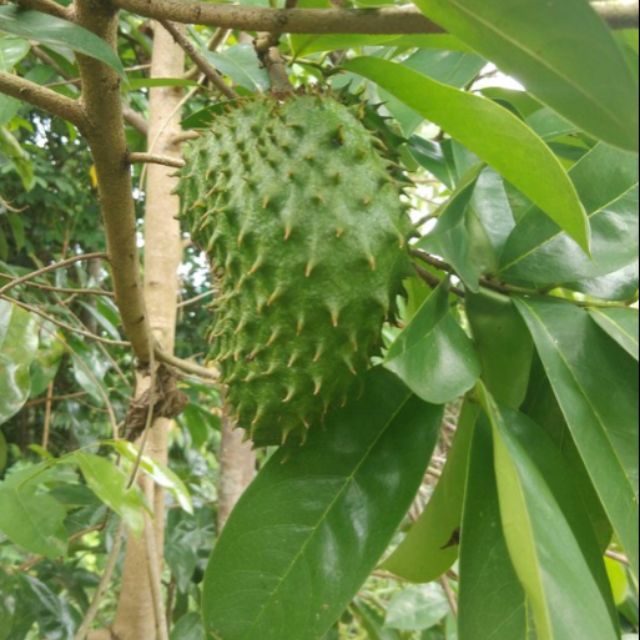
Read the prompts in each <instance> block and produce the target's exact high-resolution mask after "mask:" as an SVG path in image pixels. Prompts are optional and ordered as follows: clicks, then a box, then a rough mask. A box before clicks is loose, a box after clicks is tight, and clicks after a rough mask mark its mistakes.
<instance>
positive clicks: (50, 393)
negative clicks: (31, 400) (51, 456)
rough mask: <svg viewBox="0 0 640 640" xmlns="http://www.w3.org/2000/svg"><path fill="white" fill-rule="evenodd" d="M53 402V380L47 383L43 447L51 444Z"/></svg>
mask: <svg viewBox="0 0 640 640" xmlns="http://www.w3.org/2000/svg"><path fill="white" fill-rule="evenodd" d="M52 404H53V381H51V382H50V383H49V384H48V385H47V397H46V398H45V405H44V427H43V429H42V448H43V449H44V450H45V451H46V450H47V447H48V446H49V428H50V427H51V405H52Z"/></svg>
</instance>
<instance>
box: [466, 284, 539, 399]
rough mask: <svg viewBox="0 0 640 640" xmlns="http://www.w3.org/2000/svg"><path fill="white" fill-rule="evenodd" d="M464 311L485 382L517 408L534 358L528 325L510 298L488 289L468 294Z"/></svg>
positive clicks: (494, 393)
mask: <svg viewBox="0 0 640 640" xmlns="http://www.w3.org/2000/svg"><path fill="white" fill-rule="evenodd" d="M465 310H466V313H467V317H468V318H469V324H470V325H471V330H472V333H473V339H474V342H475V343H476V347H477V350H478V355H479V356H480V363H481V365H482V380H483V382H484V383H485V384H486V386H487V388H488V389H489V391H491V393H492V395H493V396H494V398H496V400H497V401H498V402H500V403H501V404H503V405H504V406H507V407H511V408H512V409H517V408H518V407H519V406H520V405H521V404H522V401H523V400H524V397H525V395H526V393H527V386H528V383H529V370H530V369H531V358H532V356H533V341H532V340H531V336H530V335H529V331H528V330H527V326H526V325H525V324H524V322H523V321H522V318H521V317H520V315H519V314H518V312H517V311H516V310H515V308H514V307H513V304H512V302H511V300H510V299H509V298H507V297H505V296H501V295H498V294H496V293H493V292H490V291H487V290H483V291H482V292H481V293H480V294H478V295H475V294H472V293H467V297H466V305H465Z"/></svg>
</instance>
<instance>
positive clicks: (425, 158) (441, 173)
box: [409, 136, 456, 189]
mask: <svg viewBox="0 0 640 640" xmlns="http://www.w3.org/2000/svg"><path fill="white" fill-rule="evenodd" d="M445 144H446V141H445V142H443V143H439V142H434V141H433V140H425V139H424V138H421V137H420V136H411V138H409V149H410V151H411V154H412V156H413V157H414V158H415V159H416V160H417V161H418V163H419V164H420V165H421V166H423V167H424V168H425V169H426V170H427V171H429V172H430V173H431V174H433V175H434V176H435V177H436V178H438V180H440V182H442V183H443V184H444V185H446V186H447V187H449V189H453V187H454V185H455V183H456V175H455V168H454V167H453V166H452V159H451V158H450V157H447V153H446V149H445Z"/></svg>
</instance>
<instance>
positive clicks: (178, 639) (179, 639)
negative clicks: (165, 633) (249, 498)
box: [170, 611, 206, 640]
mask: <svg viewBox="0 0 640 640" xmlns="http://www.w3.org/2000/svg"><path fill="white" fill-rule="evenodd" d="M170 640H206V638H205V635H204V628H203V627H202V618H201V616H200V615H199V614H198V613H196V612H195V611H191V612H190V613H185V614H184V615H183V616H182V617H181V618H180V620H178V622H176V624H175V625H174V627H173V629H171V636H170Z"/></svg>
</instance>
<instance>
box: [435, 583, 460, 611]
mask: <svg viewBox="0 0 640 640" xmlns="http://www.w3.org/2000/svg"><path fill="white" fill-rule="evenodd" d="M438 582H439V583H440V584H441V585H442V588H443V590H444V593H445V595H446V596H447V601H448V602H449V607H450V608H451V613H453V615H454V617H457V616H458V600H457V599H456V594H455V593H454V592H453V589H452V588H451V585H450V584H449V578H447V576H441V577H440V578H439V579H438Z"/></svg>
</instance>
